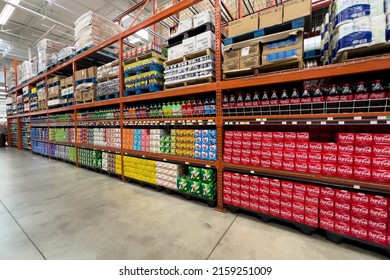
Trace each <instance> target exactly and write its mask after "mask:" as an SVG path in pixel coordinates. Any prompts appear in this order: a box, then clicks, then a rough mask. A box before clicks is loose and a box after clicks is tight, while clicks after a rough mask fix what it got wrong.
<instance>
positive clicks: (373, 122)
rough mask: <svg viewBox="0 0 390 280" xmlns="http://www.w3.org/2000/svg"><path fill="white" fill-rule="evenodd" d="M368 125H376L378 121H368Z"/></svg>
mask: <svg viewBox="0 0 390 280" xmlns="http://www.w3.org/2000/svg"><path fill="white" fill-rule="evenodd" d="M370 124H378V121H370Z"/></svg>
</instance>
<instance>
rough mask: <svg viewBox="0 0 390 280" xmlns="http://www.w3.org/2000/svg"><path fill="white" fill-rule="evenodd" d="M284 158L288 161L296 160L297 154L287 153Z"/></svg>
mask: <svg viewBox="0 0 390 280" xmlns="http://www.w3.org/2000/svg"><path fill="white" fill-rule="evenodd" d="M284 158H286V159H294V158H295V153H294V152H285V153H284Z"/></svg>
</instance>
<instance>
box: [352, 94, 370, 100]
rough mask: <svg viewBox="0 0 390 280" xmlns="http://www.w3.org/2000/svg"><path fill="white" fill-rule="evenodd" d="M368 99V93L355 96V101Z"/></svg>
mask: <svg viewBox="0 0 390 280" xmlns="http://www.w3.org/2000/svg"><path fill="white" fill-rule="evenodd" d="M366 99H368V93H359V94H355V100H366Z"/></svg>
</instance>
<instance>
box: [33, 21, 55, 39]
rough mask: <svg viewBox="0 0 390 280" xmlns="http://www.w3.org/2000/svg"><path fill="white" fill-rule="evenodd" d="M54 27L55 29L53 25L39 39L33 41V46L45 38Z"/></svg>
mask: <svg viewBox="0 0 390 280" xmlns="http://www.w3.org/2000/svg"><path fill="white" fill-rule="evenodd" d="M55 27H56V25H55V24H53V26H52V27H50V28H49V29H48V30H47V31H46V32H45V33H44V34H43V35H42V36H41V37H39V39H38V40H36V41H35V44H37V43H38V42H39V41H40V40H42V39H43V38H45V36H46V35H47V34H49V33H50V32H51V31H52V30H53V29H54V28H55Z"/></svg>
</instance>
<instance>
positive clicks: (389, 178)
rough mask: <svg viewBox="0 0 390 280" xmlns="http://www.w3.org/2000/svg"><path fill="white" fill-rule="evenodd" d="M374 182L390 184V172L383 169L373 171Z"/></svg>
mask: <svg viewBox="0 0 390 280" xmlns="http://www.w3.org/2000/svg"><path fill="white" fill-rule="evenodd" d="M371 176H372V180H373V181H374V182H377V183H390V171H389V170H382V169H372V170H371Z"/></svg>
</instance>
